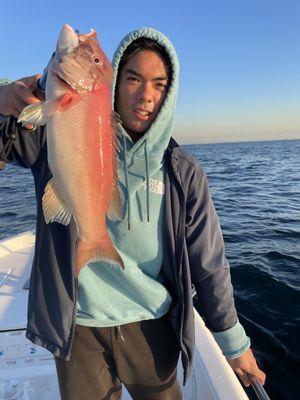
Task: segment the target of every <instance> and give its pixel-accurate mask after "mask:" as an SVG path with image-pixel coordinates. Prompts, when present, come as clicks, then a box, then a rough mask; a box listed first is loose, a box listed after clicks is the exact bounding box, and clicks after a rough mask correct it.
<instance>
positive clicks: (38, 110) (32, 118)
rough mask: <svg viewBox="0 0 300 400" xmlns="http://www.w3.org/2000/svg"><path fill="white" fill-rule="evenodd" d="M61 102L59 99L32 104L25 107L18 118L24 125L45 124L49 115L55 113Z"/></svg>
mask: <svg viewBox="0 0 300 400" xmlns="http://www.w3.org/2000/svg"><path fill="white" fill-rule="evenodd" d="M59 104H60V103H59V101H57V100H47V101H44V102H41V103H38V104H30V105H29V106H27V107H25V108H24V109H23V111H22V112H21V114H20V116H19V118H18V122H21V124H22V125H26V124H33V125H35V126H40V125H45V124H46V122H47V117H51V116H52V115H53V114H54V113H55V111H56V110H57V109H58V107H59Z"/></svg>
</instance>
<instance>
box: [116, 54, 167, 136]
mask: <svg viewBox="0 0 300 400" xmlns="http://www.w3.org/2000/svg"><path fill="white" fill-rule="evenodd" d="M168 84H169V82H168V69H167V67H166V65H165V63H164V61H163V59H162V57H161V56H160V55H159V54H158V53H156V52H154V51H152V50H141V51H139V52H138V53H136V54H134V55H132V56H131V57H130V58H129V61H128V62H127V64H125V65H124V66H123V68H122V70H121V73H120V77H119V82H118V88H117V93H116V111H117V112H118V113H119V114H120V117H121V120H122V124H123V126H124V128H125V130H126V131H127V132H128V133H129V134H130V135H131V137H132V139H133V140H137V139H138V138H139V137H141V136H142V135H143V134H144V133H145V132H146V131H147V130H148V129H149V127H150V125H151V123H152V122H153V121H154V120H155V118H156V116H157V114H158V112H159V110H160V107H161V105H162V103H163V101H164V99H165V97H166V94H167V91H168Z"/></svg>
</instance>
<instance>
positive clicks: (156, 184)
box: [143, 178, 165, 196]
mask: <svg viewBox="0 0 300 400" xmlns="http://www.w3.org/2000/svg"><path fill="white" fill-rule="evenodd" d="M143 188H144V190H146V188H147V187H146V182H144V183H143ZM149 191H150V192H152V193H156V194H160V195H161V196H163V195H164V194H165V184H164V183H163V182H162V181H160V180H158V179H152V178H150V179H149Z"/></svg>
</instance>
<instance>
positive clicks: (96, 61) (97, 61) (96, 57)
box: [94, 56, 100, 64]
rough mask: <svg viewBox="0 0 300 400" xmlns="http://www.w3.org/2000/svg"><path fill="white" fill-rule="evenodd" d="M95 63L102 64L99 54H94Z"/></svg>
mask: <svg viewBox="0 0 300 400" xmlns="http://www.w3.org/2000/svg"><path fill="white" fill-rule="evenodd" d="M94 63H95V64H100V58H99V57H98V56H94Z"/></svg>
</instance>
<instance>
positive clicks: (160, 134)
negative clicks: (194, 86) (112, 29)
mask: <svg viewBox="0 0 300 400" xmlns="http://www.w3.org/2000/svg"><path fill="white" fill-rule="evenodd" d="M140 38H148V39H152V40H154V41H156V42H157V43H158V44H159V45H161V46H162V47H163V48H164V49H165V50H166V52H167V54H168V56H169V59H170V63H171V67H172V73H171V82H170V84H169V87H168V93H167V95H166V98H165V100H164V102H163V104H162V106H161V109H160V111H159V113H158V115H157V117H156V119H155V120H154V122H153V123H152V124H151V126H150V128H149V129H148V131H147V132H146V133H145V134H144V135H143V136H142V137H141V138H140V139H139V140H138V141H137V142H136V143H133V141H132V140H131V138H130V137H129V135H128V134H127V132H126V131H125V129H124V128H121V133H122V135H123V136H125V137H126V145H127V149H128V153H129V154H136V155H138V156H139V157H141V156H143V153H144V149H143V143H144V141H145V140H147V150H148V157H149V160H150V159H151V158H152V157H155V158H157V157H158V158H162V157H163V154H164V151H165V149H166V148H167V145H168V143H169V140H170V137H171V134H172V129H173V124H174V117H175V108H176V101H177V93H178V76H179V62H178V57H177V54H176V51H175V49H174V47H173V45H172V43H171V42H170V40H169V39H168V38H167V37H166V36H165V35H164V34H162V33H161V32H159V31H157V30H156V29H153V28H141V29H137V30H135V31H133V32H130V33H129V34H128V35H126V36H125V37H124V39H123V40H122V41H121V43H120V44H119V46H118V48H117V50H116V51H115V54H114V56H113V67H114V74H113V80H112V104H113V106H114V103H115V92H116V84H117V76H118V69H119V64H120V61H121V59H122V56H123V54H124V52H125V50H126V49H127V47H128V46H129V45H130V44H131V43H132V42H134V41H135V40H137V39H140ZM150 169H152V168H150Z"/></svg>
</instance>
